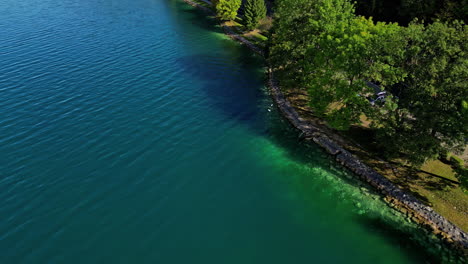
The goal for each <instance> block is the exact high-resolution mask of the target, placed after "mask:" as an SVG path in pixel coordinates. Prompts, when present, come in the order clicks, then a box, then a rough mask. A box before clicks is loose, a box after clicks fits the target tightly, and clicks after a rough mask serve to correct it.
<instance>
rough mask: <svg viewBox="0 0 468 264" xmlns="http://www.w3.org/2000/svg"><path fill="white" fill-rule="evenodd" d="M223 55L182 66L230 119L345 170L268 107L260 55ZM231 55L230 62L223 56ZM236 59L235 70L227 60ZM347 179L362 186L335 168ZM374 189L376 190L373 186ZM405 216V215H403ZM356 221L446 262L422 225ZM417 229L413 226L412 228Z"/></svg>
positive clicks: (301, 157)
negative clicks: (422, 240) (434, 250)
mask: <svg viewBox="0 0 468 264" xmlns="http://www.w3.org/2000/svg"><path fill="white" fill-rule="evenodd" d="M227 53H228V55H229V58H223V56H226V54H225V53H223V54H224V55H223V54H216V53H213V54H198V55H193V56H187V57H183V58H180V59H178V60H177V64H178V66H180V67H182V68H183V69H184V71H185V72H188V73H189V74H191V75H193V77H195V78H197V79H199V80H202V82H203V86H202V91H203V92H204V93H205V94H206V97H207V98H208V99H209V100H210V102H211V103H212V105H213V106H214V108H215V109H217V110H219V112H220V113H222V114H223V115H224V116H225V117H226V118H227V119H229V120H235V121H236V122H238V123H239V124H242V125H243V126H245V127H246V128H247V129H249V131H250V132H251V133H255V134H257V135H260V136H263V137H266V138H268V139H269V140H270V141H271V142H272V143H273V144H274V145H276V146H278V147H279V148H281V149H282V150H284V152H285V155H286V156H287V157H288V158H289V159H291V160H293V161H295V162H297V163H300V164H309V165H310V166H313V167H316V168H321V169H324V170H326V171H330V170H333V171H334V172H338V171H343V170H345V169H344V168H341V167H339V165H337V164H336V162H335V161H334V160H333V159H331V158H330V157H329V155H327V154H326V153H325V152H323V151H322V150H321V149H319V148H318V147H317V146H315V145H310V144H305V143H304V142H301V141H300V140H299V139H298V136H299V133H298V132H297V131H296V130H295V129H294V128H292V127H291V126H290V125H289V124H288V122H287V121H286V120H284V119H283V118H281V116H280V114H279V113H278V112H277V111H272V112H267V111H265V108H270V109H274V106H272V101H271V100H270V99H269V96H268V95H267V94H266V93H265V92H264V91H262V90H261V89H260V87H263V86H264V77H265V76H264V74H263V73H262V72H261V70H259V68H261V67H260V66H261V64H259V62H258V58H255V57H253V56H251V55H249V52H247V51H245V50H243V49H241V48H239V47H237V51H236V52H232V53H230V52H227ZM224 59H229V63H226V62H225V61H223V60H224ZM230 64H234V65H235V66H232V67H233V68H232V69H229V68H225V67H227V66H226V65H230ZM239 65H240V66H239ZM334 174H337V177H341V178H342V179H343V180H344V181H345V182H346V183H347V184H350V185H353V186H355V187H356V188H358V187H359V185H358V183H357V182H356V181H355V180H350V179H348V178H346V176H345V174H346V173H345V172H343V173H334ZM368 189H370V192H371V193H372V192H373V191H372V189H371V188H368ZM402 217H403V216H402ZM356 222H357V223H359V224H360V225H362V226H363V227H365V228H366V229H371V230H373V231H374V232H375V233H378V234H381V236H382V237H384V238H385V239H386V240H388V241H389V243H390V244H393V245H398V246H400V247H401V250H402V251H405V252H406V254H407V255H408V256H410V257H411V258H412V259H414V260H415V262H418V263H419V262H422V263H440V259H439V258H438V256H436V255H434V253H431V252H430V250H429V248H428V247H425V246H423V245H421V244H420V243H419V242H418V241H415V240H413V239H409V237H413V236H414V237H423V236H427V235H425V234H424V233H423V231H422V230H420V229H419V227H417V226H416V225H415V226H414V228H410V227H408V228H407V230H401V229H400V228H399V227H398V226H397V224H395V223H391V222H388V221H385V219H380V218H371V217H366V216H360V215H358V216H356ZM409 229H411V230H409Z"/></svg>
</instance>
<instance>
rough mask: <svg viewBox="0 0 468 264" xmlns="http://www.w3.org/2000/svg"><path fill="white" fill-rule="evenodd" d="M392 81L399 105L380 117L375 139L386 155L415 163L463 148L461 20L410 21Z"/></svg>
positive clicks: (466, 63) (467, 65) (467, 45)
mask: <svg viewBox="0 0 468 264" xmlns="http://www.w3.org/2000/svg"><path fill="white" fill-rule="evenodd" d="M404 34H405V37H406V38H407V39H408V45H407V47H406V48H405V54H404V57H405V63H404V64H403V67H404V71H405V72H406V75H407V76H406V78H405V80H404V81H403V82H401V83H399V84H398V85H396V87H394V88H395V93H396V94H397V96H398V100H397V104H398V107H397V108H394V109H392V110H391V111H387V112H385V113H384V114H382V115H380V118H379V119H378V120H377V121H378V127H377V128H378V130H379V138H380V139H381V141H384V140H385V142H386V143H385V149H386V151H387V153H388V154H389V155H390V156H397V155H400V154H401V153H403V154H405V155H406V156H407V158H408V159H409V160H410V161H411V162H412V163H415V164H418V163H422V162H423V161H424V160H425V159H427V158H435V157H437V156H438V155H439V153H444V152H445V153H446V152H447V151H449V150H451V149H452V148H456V147H457V146H458V147H464V146H465V139H466V131H468V112H467V101H466V100H467V98H468V82H467V80H468V54H467V51H468V31H467V27H466V26H465V25H463V24H462V23H460V22H453V23H442V22H434V23H432V24H430V25H427V26H425V25H423V24H420V23H412V24H410V25H409V27H408V28H406V30H405V31H404Z"/></svg>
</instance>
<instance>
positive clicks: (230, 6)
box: [216, 0, 242, 20]
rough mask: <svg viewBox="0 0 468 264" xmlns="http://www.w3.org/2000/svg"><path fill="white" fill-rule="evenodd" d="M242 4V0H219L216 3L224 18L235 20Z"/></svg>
mask: <svg viewBox="0 0 468 264" xmlns="http://www.w3.org/2000/svg"><path fill="white" fill-rule="evenodd" d="M241 4H242V1H241V0H219V1H218V3H217V4H216V13H217V15H218V16H219V18H221V19H222V20H234V19H235V18H236V17H237V11H238V10H239V8H240V6H241Z"/></svg>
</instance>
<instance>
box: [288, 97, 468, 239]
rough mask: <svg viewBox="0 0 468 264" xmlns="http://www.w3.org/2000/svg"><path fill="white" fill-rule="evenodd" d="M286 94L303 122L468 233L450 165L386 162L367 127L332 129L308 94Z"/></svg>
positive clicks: (464, 202) (466, 212)
mask: <svg viewBox="0 0 468 264" xmlns="http://www.w3.org/2000/svg"><path fill="white" fill-rule="evenodd" d="M284 93H285V95H286V97H287V98H288V100H289V101H290V102H291V104H292V105H293V106H294V107H295V108H296V110H297V112H298V113H299V115H300V116H301V117H302V118H304V119H305V120H307V121H308V122H311V123H313V124H315V125H318V126H320V127H322V128H323V129H324V130H325V131H326V132H327V134H329V135H338V136H334V137H333V136H332V138H333V139H334V140H335V141H337V142H339V143H340V144H341V145H342V146H344V147H345V148H346V149H348V150H349V151H351V152H352V153H353V154H354V155H356V156H358V157H359V158H360V159H361V160H362V161H363V162H364V163H366V164H367V165H368V166H370V167H372V168H373V169H375V170H376V171H377V172H379V173H380V174H382V175H383V176H385V177H386V178H388V179H389V180H391V181H392V182H393V183H394V184H396V185H397V186H399V187H400V188H402V189H403V190H405V191H407V192H409V193H411V194H413V195H414V196H415V197H417V198H418V199H419V200H420V201H421V202H423V203H425V204H427V205H429V206H431V207H432V208H433V209H434V211H436V212H438V213H439V214H441V215H442V216H444V217H445V218H447V219H448V220H449V221H451V222H452V223H454V224H455V225H457V226H458V227H460V228H461V229H462V230H464V231H465V232H468V221H467V220H468V196H467V194H466V193H464V191H463V189H462V188H461V187H460V186H459V184H456V183H454V182H457V181H458V180H457V179H456V178H455V173H454V171H453V168H452V166H451V165H449V164H446V163H444V162H442V161H440V160H432V161H428V162H426V163H424V164H423V165H422V166H421V167H420V168H419V169H414V168H410V167H407V166H404V165H403V163H404V162H403V161H402V160H392V161H385V160H384V159H383V158H379V156H381V154H380V150H379V149H378V148H377V147H376V144H375V142H373V138H374V134H373V131H372V130H371V129H369V128H367V127H364V126H355V127H352V129H350V130H349V131H346V132H342V131H336V130H334V129H331V128H330V127H328V126H327V124H326V122H324V121H323V120H321V119H320V118H318V117H317V116H315V115H314V114H313V112H312V110H311V109H310V107H309V101H308V96H307V92H306V91H304V90H301V89H287V90H285V91H284Z"/></svg>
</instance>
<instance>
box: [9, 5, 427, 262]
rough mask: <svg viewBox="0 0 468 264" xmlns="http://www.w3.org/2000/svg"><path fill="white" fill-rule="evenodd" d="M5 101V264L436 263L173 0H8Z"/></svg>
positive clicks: (252, 73)
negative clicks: (305, 139)
mask: <svg viewBox="0 0 468 264" xmlns="http://www.w3.org/2000/svg"><path fill="white" fill-rule="evenodd" d="M0 96H1V97H0V201H2V203H1V204H0V218H1V219H2V220H1V221H0V263H236V264H237V263H372V264H375V263H419V262H423V261H428V262H430V261H432V259H431V255H430V254H429V253H427V252H426V251H424V250H422V249H421V247H419V246H417V244H416V243H413V242H412V240H411V239H408V237H416V236H414V234H416V233H417V231H415V229H414V228H415V227H414V226H413V225H412V224H409V223H408V222H406V220H405V219H404V218H402V217H401V216H400V215H399V214H398V213H396V212H394V211H392V210H391V209H389V208H388V207H386V206H385V205H384V203H383V202H382V201H381V200H380V199H379V198H378V197H377V196H376V195H374V194H372V193H369V191H366V190H365V188H364V187H360V186H359V185H358V183H356V182H353V181H351V180H349V179H348V177H347V176H348V175H347V174H346V173H345V172H344V171H342V170H341V169H340V168H337V167H335V165H334V164H333V163H332V162H330V161H329V160H328V159H327V157H326V155H324V154H323V153H321V152H320V151H319V150H318V149H316V148H314V147H306V146H303V145H301V144H300V143H298V142H297V140H296V137H297V135H296V134H295V133H294V132H293V131H290V130H289V127H288V126H287V124H285V123H284V122H283V121H281V119H280V118H279V117H278V114H277V112H276V109H275V108H274V107H273V106H272V102H271V100H270V99H269V97H268V95H267V92H266V90H265V88H264V86H263V74H262V67H261V63H260V61H259V59H258V58H256V57H253V56H252V55H251V54H250V53H249V52H246V50H244V49H243V48H242V47H240V46H239V45H238V44H236V43H234V42H232V41H230V40H228V39H226V38H225V37H224V36H223V35H222V34H220V32H219V29H217V28H215V27H213V26H211V23H210V22H209V21H207V20H206V19H204V18H203V16H202V15H201V14H199V13H197V12H196V11H194V10H193V9H192V8H190V7H188V6H187V5H185V4H183V3H182V2H181V1H175V0H131V1H130V0H115V1H106V0H92V1H90V0H80V1H78V0H62V1H57V0H41V1H39V0H25V1H13V0H0ZM361 189H362V190H361Z"/></svg>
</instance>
